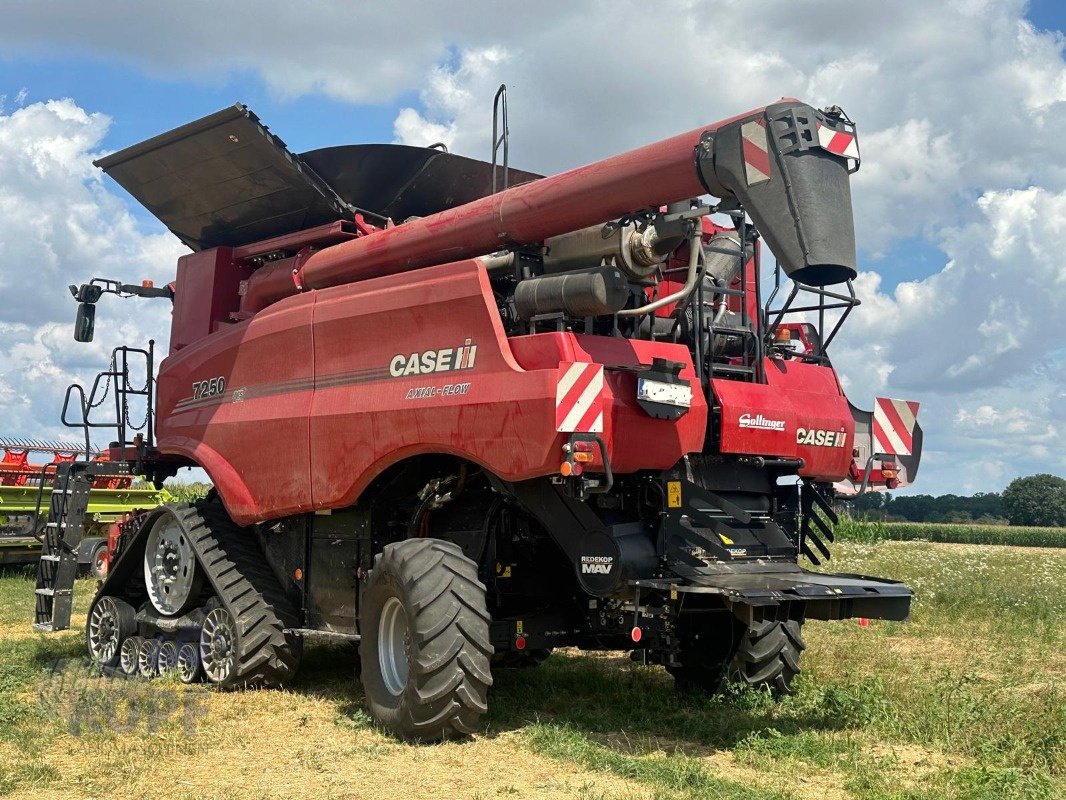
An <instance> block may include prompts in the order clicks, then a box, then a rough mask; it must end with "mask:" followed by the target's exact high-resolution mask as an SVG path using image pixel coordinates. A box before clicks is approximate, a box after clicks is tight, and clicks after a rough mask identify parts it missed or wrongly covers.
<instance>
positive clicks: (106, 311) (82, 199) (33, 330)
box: [0, 100, 185, 439]
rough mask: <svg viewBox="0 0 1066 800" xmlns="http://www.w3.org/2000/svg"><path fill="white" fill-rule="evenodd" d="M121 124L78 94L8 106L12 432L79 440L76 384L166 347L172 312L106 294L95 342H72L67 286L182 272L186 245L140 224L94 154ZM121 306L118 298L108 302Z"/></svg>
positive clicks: (2, 149) (1, 386)
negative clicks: (70, 399) (73, 426)
mask: <svg viewBox="0 0 1066 800" xmlns="http://www.w3.org/2000/svg"><path fill="white" fill-rule="evenodd" d="M108 124H109V120H108V119H107V117H105V116H103V115H102V114H90V113H87V112H86V111H84V110H83V109H81V108H80V107H79V106H78V105H76V104H75V103H74V102H73V101H72V100H52V101H49V102H47V103H34V104H32V105H29V106H26V107H24V108H19V109H17V110H15V111H13V112H12V113H11V114H9V115H4V114H2V113H0V419H3V424H2V426H0V435H6V436H32V437H38V438H41V437H51V438H65V439H69V438H75V433H74V432H73V431H67V430H64V429H63V428H61V427H60V425H59V415H60V414H59V412H60V408H61V406H62V402H63V394H64V392H65V390H66V387H67V385H68V384H69V383H71V382H73V381H75V380H77V381H80V382H82V383H86V382H91V379H92V378H93V377H94V376H95V374H96V373H97V372H98V371H99V370H101V369H103V368H104V367H105V366H106V364H107V358H108V355H109V353H110V350H111V348H112V347H114V346H116V345H118V344H122V343H130V344H132V345H135V346H143V345H144V344H145V343H146V341H147V339H148V338H149V337H150V336H155V337H156V338H157V339H158V340H159V341H160V343H161V345H162V348H163V351H164V352H165V347H166V336H167V333H166V331H167V323H168V313H167V310H166V309H165V308H164V307H162V306H161V305H159V304H158V301H157V304H156V305H155V306H151V305H149V304H147V303H145V302H141V303H138V304H136V305H134V304H133V301H125V302H123V301H120V300H117V299H114V298H106V299H105V301H104V302H102V303H101V305H100V309H99V324H98V328H97V331H98V335H97V337H96V341H95V342H93V343H92V344H91V345H84V344H76V343H75V342H73V341H72V337H71V331H72V329H73V318H74V310H75V304H74V302H73V299H72V298H71V296H70V294H69V293H68V292H67V290H66V286H67V284H70V283H83V282H87V281H88V280H89V279H90V278H93V277H97V276H99V277H110V278H117V279H121V280H123V281H126V282H133V281H140V280H141V279H142V278H150V279H153V280H156V281H157V282H160V283H163V282H166V281H168V280H171V279H172V275H173V265H174V262H175V259H176V258H177V256H178V254H179V253H181V252H183V251H184V250H185V248H184V247H182V246H181V245H180V244H179V243H178V242H177V241H176V240H175V239H174V237H173V236H171V235H170V234H169V233H158V232H151V233H146V232H144V231H142V230H140V229H139V228H138V226H137V224H136V223H135V221H134V219H133V217H132V216H131V215H130V214H129V212H128V210H127V208H126V206H125V204H124V203H123V202H122V201H121V200H120V199H119V198H117V197H115V196H114V195H112V194H110V193H108V192H107V191H106V190H105V189H104V187H103V184H102V182H101V180H100V177H99V173H98V171H97V170H96V169H95V168H94V167H93V166H92V159H93V157H94V154H95V152H96V150H97V149H98V148H99V146H100V142H101V140H102V139H103V136H104V134H105V133H106V132H107V127H108ZM109 300H110V301H111V302H108V301H109Z"/></svg>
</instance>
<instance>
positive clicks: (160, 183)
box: [94, 103, 541, 251]
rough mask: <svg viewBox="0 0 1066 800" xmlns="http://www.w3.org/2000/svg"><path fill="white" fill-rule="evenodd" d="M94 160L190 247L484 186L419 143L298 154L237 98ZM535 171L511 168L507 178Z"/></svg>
mask: <svg viewBox="0 0 1066 800" xmlns="http://www.w3.org/2000/svg"><path fill="white" fill-rule="evenodd" d="M94 164H95V165H96V166H98V167H100V168H101V169H103V170H104V172H106V173H107V174H108V175H110V176H111V177H112V178H114V179H115V181H117V182H118V184H119V185H120V186H122V188H124V189H125V190H126V191H127V192H129V193H130V194H131V195H133V197H134V198H135V199H136V200H138V201H139V202H140V203H141V204H142V205H143V206H144V207H145V208H147V209H148V210H149V211H151V212H152V213H153V214H154V215H155V216H156V217H157V218H158V219H159V221H160V222H162V223H163V224H164V225H166V226H167V228H169V229H170V230H171V232H173V233H174V235H175V236H177V237H178V238H179V239H181V241H183V242H184V243H185V244H187V245H188V246H189V247H191V248H192V249H193V250H196V251H199V250H206V249H210V248H212V247H220V246H229V247H237V246H240V245H244V244H250V243H252V242H258V241H261V240H263V239H268V238H270V237H273V236H281V235H283V234H286V233H293V232H296V231H301V230H305V229H307V228H313V227H315V226H317V225H323V224H326V223H329V222H335V221H337V220H341V219H351V218H352V215H353V213H355V212H356V211H357V210H366V211H369V212H371V213H372V214H376V215H381V216H382V217H391V218H392V219H394V220H396V221H401V220H404V219H406V218H407V217H410V216H427V215H429V214H435V213H437V212H438V211H444V210H445V209H448V208H452V207H453V206H457V205H462V204H463V203H469V202H471V201H472V200H477V199H479V198H481V197H485V196H486V195H488V194H491V193H492V165H491V164H487V163H485V162H484V161H477V160H475V159H472V158H465V157H463V156H458V155H454V154H451V153H445V152H442V151H440V150H434V149H431V148H425V147H407V146H403V145H387V144H384V145H383V144H368V145H344V146H340V147H326V148H323V149H320V150H312V151H310V152H308V153H303V154H301V155H297V154H295V153H293V152H291V151H290V150H289V149H288V148H287V147H286V146H285V143H284V142H283V141H282V140H281V139H279V138H278V137H277V136H275V135H274V134H272V133H271V132H270V130H269V129H268V128H267V127H266V126H265V125H263V124H262V123H261V122H260V121H259V118H258V117H257V116H256V115H255V114H253V113H252V112H251V111H250V110H249V109H248V108H247V107H246V106H244V105H241V104H239V103H238V104H237V105H234V106H231V107H229V108H225V109H223V110H222V111H218V112H216V113H214V114H211V115H209V116H206V117H204V118H203V119H199V120H196V121H195V122H190V123H188V124H187V125H182V126H181V127H180V128H175V129H174V130H172V131H170V132H169V133H164V134H161V135H159V136H156V137H153V138H152V139H149V140H147V141H145V142H141V143H140V144H136V145H133V146H132V147H127V148H126V149H125V150H120V151H119V152H117V153H114V154H113V155H110V156H106V157H105V158H101V159H100V160H98V161H95V162H94ZM539 177H541V176H539V175H535V174H533V173H531V172H524V171H522V170H516V169H511V170H510V171H509V184H510V185H511V186H514V185H516V184H518V183H525V182H528V181H531V180H535V179H536V178H539Z"/></svg>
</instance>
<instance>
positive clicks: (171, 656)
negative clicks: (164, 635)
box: [156, 639, 178, 675]
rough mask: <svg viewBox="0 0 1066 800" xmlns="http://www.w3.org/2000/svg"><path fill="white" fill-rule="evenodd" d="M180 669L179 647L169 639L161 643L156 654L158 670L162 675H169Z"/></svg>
mask: <svg viewBox="0 0 1066 800" xmlns="http://www.w3.org/2000/svg"><path fill="white" fill-rule="evenodd" d="M177 668H178V646H177V645H176V644H175V643H174V642H172V641H170V640H169V639H167V640H165V641H162V642H160V643H159V649H158V651H157V652H156V670H157V671H158V672H159V674H160V675H169V674H170V673H171V672H173V671H174V670H176V669H177Z"/></svg>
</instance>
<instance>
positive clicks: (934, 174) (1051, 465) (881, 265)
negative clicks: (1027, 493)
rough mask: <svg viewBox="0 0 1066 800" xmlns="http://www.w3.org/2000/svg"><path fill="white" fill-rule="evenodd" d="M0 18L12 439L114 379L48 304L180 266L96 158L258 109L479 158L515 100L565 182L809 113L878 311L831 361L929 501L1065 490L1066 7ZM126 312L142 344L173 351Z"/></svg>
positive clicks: (340, 7)
mask: <svg viewBox="0 0 1066 800" xmlns="http://www.w3.org/2000/svg"><path fill="white" fill-rule="evenodd" d="M0 7H2V8H3V9H4V14H5V16H4V19H5V26H4V28H3V29H2V30H0V96H3V98H4V100H3V105H2V107H0V207H5V208H8V209H15V212H14V213H12V214H9V215H8V218H7V219H0V291H3V292H4V293H5V294H7V295H8V296H10V294H11V293H14V292H21V293H22V295H21V297H24V298H29V299H27V300H26V302H23V303H18V304H16V305H15V306H9V308H8V310H3V309H2V307H0V333H3V334H4V337H5V340H6V344H5V343H0V412H2V413H4V414H5V415H6V417H7V418H8V419H9V420H13V422H11V423H10V424H17V425H20V426H21V427H22V428H24V429H33V430H39V429H44V428H47V427H48V426H49V425H53V424H54V423H53V422H50V420H54V418H55V412H56V411H57V409H54V408H52V406H53V405H54V403H53V402H52V399H51V398H52V397H53V396H54V395H55V394H56V392H57V387H60V386H62V385H64V384H65V382H66V381H67V379H68V378H70V376H71V375H80V376H82V377H84V374H86V373H88V372H89V371H90V370H91V369H93V368H94V367H95V364H92V365H90V362H91V361H92V359H91V358H90V356H92V357H95V358H97V359H98V360H99V358H100V357H102V351H101V352H94V353H89V352H87V351H80V355H79V354H74V353H72V352H70V351H69V350H68V349H66V347H67V346H66V344H65V343H63V344H61V337H60V335H59V332H60V330H62V333H63V336H66V331H67V328H68V327H69V319H68V318H67V317H68V314H69V311H70V309H69V308H68V307H67V305H66V304H67V303H68V302H69V299H67V298H61V297H60V298H58V299H57V298H56V297H55V296H54V295H53V293H51V292H48V291H46V286H48V285H56V286H62V285H64V284H65V283H66V282H69V281H68V280H67V276H68V275H73V274H74V273H77V274H78V275H79V276H81V275H82V273H84V274H85V275H87V274H89V273H93V274H105V273H109V272H110V273H114V272H115V271H116V270H117V271H119V272H123V271H125V272H126V273H128V274H123V275H119V276H118V277H128V278H130V279H135V278H139V277H142V276H143V275H144V274H149V275H153V276H155V277H157V278H158V279H165V277H166V275H167V274H168V271H170V270H172V264H173V258H174V257H176V255H177V254H178V253H180V252H181V251H180V248H179V247H177V246H176V245H175V244H174V242H173V240H172V238H170V237H169V236H168V235H167V234H165V233H163V232H162V230H161V227H160V226H159V225H158V224H157V223H156V222H155V221H154V220H153V219H152V217H151V216H150V215H148V214H147V213H146V212H145V211H144V210H143V209H141V208H140V207H139V206H138V205H137V204H136V203H134V202H133V201H132V200H130V199H129V198H128V197H127V196H126V195H125V194H124V193H123V192H122V191H121V189H119V188H118V187H117V186H115V184H113V183H112V182H110V180H109V179H105V180H104V181H103V182H100V181H99V178H98V177H97V176H95V173H94V171H93V170H92V168H91V166H89V165H88V164H89V161H91V158H92V157H93V156H94V155H99V154H100V153H102V152H105V151H111V150H116V149H120V148H122V147H125V146H127V145H130V144H132V143H135V142H138V141H141V140H143V139H145V138H148V137H150V136H153V135H155V134H158V133H161V132H163V131H166V130H169V129H171V128H173V127H175V126H177V125H180V124H183V123H185V122H188V121H190V120H192V119H195V118H197V117H199V116H202V115H204V114H207V113H210V112H212V111H216V110H218V109H220V108H222V107H224V106H227V105H230V104H232V103H234V102H237V101H240V102H244V103H246V104H248V105H249V106H250V107H251V108H252V110H254V111H255V112H256V113H257V114H258V115H259V116H260V118H261V119H262V120H263V121H264V122H265V123H266V124H267V125H268V126H269V127H270V128H271V129H272V130H273V131H274V132H275V133H276V134H278V135H279V136H280V137H281V138H282V139H283V140H285V142H286V143H287V144H288V145H289V147H290V148H291V149H293V150H295V151H302V150H307V149H313V148H316V147H322V146H327V145H332V144H341V143H349V142H373V141H385V142H388V141H400V142H404V143H409V144H421V145H424V144H428V143H430V142H432V141H437V140H441V139H443V140H445V141H447V142H449V144H450V145H451V146H452V148H453V150H456V151H457V152H462V153H464V154H467V155H471V156H475V157H481V158H485V157H486V156H487V154H488V147H489V125H490V120H491V116H490V115H491V98H492V94H493V92H494V90H495V87H496V86H497V85H498V84H499V83H500V82H507V83H508V85H509V87H510V90H511V94H510V100H511V114H512V120H511V122H512V124H511V129H512V163H514V164H516V165H519V166H525V167H527V168H529V169H533V170H537V171H545V172H551V171H557V170H559V169H563V168H566V167H570V166H574V165H577V164H580V163H585V162H587V161H589V160H592V159H595V158H599V157H604V156H607V155H610V154H612V153H615V152H619V151H621V150H623V149H627V148H630V147H635V146H639V145H641V144H645V143H647V142H651V141H655V140H656V139H660V138H663V137H665V136H667V135H670V134H673V133H677V132H679V131H682V130H687V129H690V128H693V127H695V126H697V125H699V124H701V123H705V122H709V121H712V120H714V119H718V118H721V117H724V116H728V115H731V114H733V113H736V112H738V111H741V110H744V109H746V108H749V107H752V106H755V105H760V104H763V103H766V102H769V101H771V100H773V99H775V98H776V97H779V96H781V95H794V96H798V97H801V98H803V99H806V100H808V101H810V102H812V103H814V104H816V105H826V104H829V103H839V104H840V105H842V106H843V107H844V108H845V109H846V110H847V111H848V112H849V113H850V114H851V116H852V117H853V118H854V119H856V121H857V123H858V125H859V131H860V142H861V145H862V151H863V165H862V168H861V169H860V171H859V173H858V175H857V176H856V178H855V180H854V183H853V196H854V199H855V211H856V227H857V233H858V236H859V242H860V258H861V262H862V266H863V268H864V273H863V275H862V276H861V277H860V279H859V281H857V288H858V290H859V291H860V293H861V294H862V296H863V298H864V305H863V307H862V308H861V309H860V311H859V313H857V314H856V315H855V317H854V318H853V319H852V320H850V321H849V325H848V326H847V327H846V328H845V331H844V332H843V333H842V334H841V337H840V339H839V340H838V342H837V343H835V353H834V357H835V361H836V363H837V365H838V367H839V369H840V371H841V373H842V375H843V376H844V379H845V381H846V385H847V387H848V391H849V393H850V394H851V396H852V398H853V399H854V400H855V402H856V403H858V404H859V405H865V406H867V407H869V404H870V401H871V399H872V397H873V395H875V394H888V395H892V396H902V397H907V398H908V399H916V400H920V401H921V402H922V403H923V411H922V414H921V416H920V419H921V420H922V422H923V425H924V426H925V429H926V431H927V435H926V442H927V453H926V459H925V461H924V462H923V476H922V484H921V486H920V489H921V490H924V491H933V492H940V491H959V492H965V491H975V490H984V491H988V490H993V489H998V488H1002V486H1003V485H1004V484H1005V483H1006V481H1007V480H1009V479H1010V478H1012V477H1014V476H1015V475H1017V474H1025V473H1030V472H1034V471H1052V472H1058V473H1060V474H1062V473H1064V472H1066V460H1064V457H1063V455H1062V453H1063V452H1066V415H1064V413H1063V408H1064V407H1066V386H1064V382H1063V378H1062V369H1061V367H1062V365H1063V363H1064V361H1066V356H1064V354H1063V351H1062V346H1061V344H1060V343H1061V342H1062V341H1066V327H1064V326H1066V323H1064V322H1063V319H1064V318H1066V297H1064V295H1066V290H1063V288H1062V287H1064V286H1066V272H1064V271H1063V268H1062V266H1061V265H1060V264H1059V262H1058V258H1057V254H1058V253H1059V252H1066V242H1064V241H1063V240H1062V237H1063V234H1062V233H1061V231H1062V230H1066V143H1062V142H1061V137H1060V136H1059V134H1058V132H1059V131H1061V130H1062V129H1063V125H1064V124H1066V61H1064V58H1063V43H1064V39H1063V34H1062V33H1061V31H1062V30H1064V29H1066V4H1062V3H1060V2H1052V0H1034V2H1031V3H1026V2H1024V0H950V2H944V3H939V4H929V3H927V2H920V1H919V0H899V1H898V2H894V3H891V4H886V3H883V2H874V1H873V0H870V2H853V0H823V2H820V3H816V4H806V5H805V7H804V8H803V11H802V13H798V12H797V10H796V5H795V3H793V2H786V1H785V0H743V2H741V0H719V1H718V2H714V3H711V2H707V3H703V4H700V3H697V4H689V3H687V2H682V0H663V3H662V4H661V8H660V9H659V10H658V11H657V13H656V14H655V15H654V18H653V19H652V18H649V17H648V15H647V14H646V13H644V11H645V10H646V8H645V6H644V5H642V4H641V3H639V2H636V0H612V1H611V2H608V1H607V0H567V1H566V2H564V1H563V0H545V2H544V3H542V4H539V5H537V6H536V7H534V6H533V5H532V4H524V5H523V4H507V3H498V2H487V1H486V0H471V2H469V3H465V4H463V5H462V6H458V7H456V6H452V7H448V8H445V7H444V5H442V4H436V3H421V2H414V0H394V2H392V3H390V4H363V5H353V4H350V3H343V4H342V3H330V2H326V0H322V1H321V2H315V3H311V4H306V5H305V6H301V7H299V8H296V7H294V6H292V5H291V4H289V5H287V4H283V3H278V2H275V0H262V2H251V0H232V1H231V2H230V3H227V4H225V5H218V4H216V3H210V2H207V0H188V2H186V3H183V4H181V5H180V6H173V7H168V6H160V5H155V4H143V3H138V2H134V0H107V1H106V2H100V3H96V4H92V7H88V6H86V5H85V4H84V3H77V2H74V0H52V2H50V3H30V4H27V3H13V2H11V1H10V0H7V1H6V2H5V0H0ZM607 20H609V23H608V22H606V21H607ZM708 41H713V42H714V43H715V47H714V48H710V49H709V48H708V46H707V43H708ZM752 42H758V43H759V46H758V47H752V45H751V44H750V43H752ZM63 98H69V104H63V105H57V104H55V103H51V104H49V101H58V100H61V99H63ZM79 115H80V116H79ZM94 115H98V116H94ZM42 165H43V166H42ZM5 202H6V203H7V205H6V206H4V205H3V204H4V203H5ZM1060 214H1061V215H1062V219H1059V216H1058V215H1060ZM46 230H47V231H50V232H51V233H50V235H46V233H44V232H42V231H46ZM42 252H43V253H45V254H46V258H44V259H43V261H41V265H40V266H39V271H40V274H35V275H33V276H30V277H28V276H26V275H25V266H24V265H25V264H26V263H31V262H32V263H36V262H38V261H40V259H41V257H40V254H41V253H42ZM48 275H51V276H52V277H51V278H49V280H50V281H51V284H49V283H47V282H46V281H45V277H46V276H48ZM31 277H32V280H31ZM73 279H74V278H73V277H71V280H73ZM116 313H118V314H123V315H125V316H122V317H121V319H122V320H123V323H122V325H124V326H125V328H123V331H124V335H132V334H133V332H136V333H137V334H142V333H144V334H147V333H151V335H155V336H157V337H158V338H161V339H162V338H165V336H166V332H165V324H164V321H161V320H154V319H148V318H144V317H139V316H138V315H137V314H136V313H134V312H132V311H128V310H123V311H121V312H118V311H116ZM5 326H6V327H5ZM119 327H122V326H119ZM19 432H25V431H19Z"/></svg>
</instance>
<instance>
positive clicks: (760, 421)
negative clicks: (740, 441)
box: [738, 414, 785, 431]
mask: <svg viewBox="0 0 1066 800" xmlns="http://www.w3.org/2000/svg"><path fill="white" fill-rule="evenodd" d="M738 424H739V425H740V427H741V428H755V429H756V430H762V431H783V430H784V429H785V421H784V420H783V419H767V418H766V417H764V416H763V415H762V414H757V415H755V416H754V417H753V416H752V415H751V414H741V415H740V419H739V420H738Z"/></svg>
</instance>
